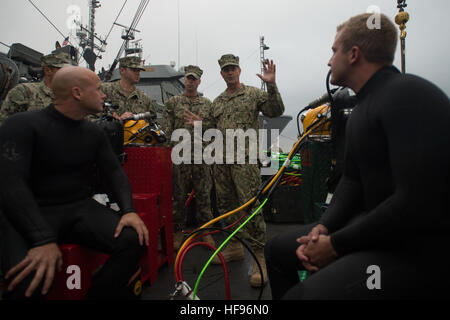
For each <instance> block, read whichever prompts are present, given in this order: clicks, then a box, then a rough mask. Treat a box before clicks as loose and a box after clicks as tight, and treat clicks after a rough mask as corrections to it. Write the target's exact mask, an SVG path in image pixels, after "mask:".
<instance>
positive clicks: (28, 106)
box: [0, 52, 70, 123]
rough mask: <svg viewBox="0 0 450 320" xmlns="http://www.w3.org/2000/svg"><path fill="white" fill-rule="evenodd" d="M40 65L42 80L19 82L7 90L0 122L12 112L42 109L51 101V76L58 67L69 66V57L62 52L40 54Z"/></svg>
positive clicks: (0, 111) (0, 112)
mask: <svg viewBox="0 0 450 320" xmlns="http://www.w3.org/2000/svg"><path fill="white" fill-rule="evenodd" d="M41 66H42V70H43V72H44V80H42V81H41V82H31V83H21V84H19V85H17V86H15V87H14V88H13V89H11V91H9V92H8V95H7V96H6V98H5V101H3V104H2V106H1V109H0V123H2V122H3V121H4V120H5V119H6V118H7V117H9V116H10V115H12V114H14V113H18V112H23V111H27V110H39V109H43V108H45V107H47V106H48V105H49V104H50V103H52V102H53V92H52V90H51V89H50V85H51V83H52V80H53V76H54V75H55V73H56V71H58V70H59V69H60V68H62V67H64V66H70V57H69V55H68V54H67V53H64V52H59V53H52V54H49V55H46V56H42V57H41Z"/></svg>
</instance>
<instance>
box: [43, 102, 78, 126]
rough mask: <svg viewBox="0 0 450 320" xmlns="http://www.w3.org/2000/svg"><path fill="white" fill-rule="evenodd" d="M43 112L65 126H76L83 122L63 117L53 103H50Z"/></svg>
mask: <svg viewBox="0 0 450 320" xmlns="http://www.w3.org/2000/svg"><path fill="white" fill-rule="evenodd" d="M44 110H46V111H47V112H48V113H49V114H50V115H51V116H52V117H54V118H55V119H58V120H60V121H64V122H66V123H67V124H72V125H78V124H79V123H81V122H82V121H83V120H74V119H71V118H69V117H67V116H65V115H64V114H62V113H61V112H59V111H58V110H56V108H55V105H54V104H53V103H51V104H50V105H49V106H48V107H47V108H45V109H44Z"/></svg>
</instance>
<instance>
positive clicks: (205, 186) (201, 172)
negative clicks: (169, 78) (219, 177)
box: [162, 65, 215, 249]
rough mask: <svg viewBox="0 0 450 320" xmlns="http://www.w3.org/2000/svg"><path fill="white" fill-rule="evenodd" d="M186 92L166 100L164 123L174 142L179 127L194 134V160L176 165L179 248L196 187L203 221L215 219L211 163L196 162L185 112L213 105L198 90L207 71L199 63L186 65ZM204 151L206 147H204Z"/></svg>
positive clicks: (203, 110)
mask: <svg viewBox="0 0 450 320" xmlns="http://www.w3.org/2000/svg"><path fill="white" fill-rule="evenodd" d="M184 70H185V76H184V84H185V90H184V93H183V94H180V95H177V96H174V97H172V98H170V99H169V100H168V101H167V102H166V108H165V109H164V112H163V122H162V126H163V129H164V131H165V133H166V135H167V138H168V143H169V144H170V145H172V146H173V145H174V144H176V142H171V141H170V138H171V136H172V132H173V131H174V130H176V129H181V128H182V129H186V130H188V131H189V133H190V135H191V163H190V164H189V163H181V164H179V165H175V164H173V166H172V181H173V183H172V185H173V199H174V201H173V204H174V216H173V223H174V232H175V234H174V247H175V248H176V249H178V248H179V247H180V245H181V241H182V239H183V233H182V229H183V228H184V227H185V224H186V215H187V212H186V209H185V207H184V204H185V202H186V199H187V196H188V194H189V193H190V192H191V190H192V188H193V189H194V192H195V204H196V208H195V212H196V220H197V223H199V225H203V224H205V223H206V222H208V221H210V220H211V219H213V215H212V211H211V188H212V181H211V166H210V165H206V164H204V163H201V164H194V148H193V146H194V129H193V127H192V126H190V125H186V124H185V120H184V116H185V113H186V110H190V111H191V112H193V113H195V114H206V113H208V112H209V111H210V109H211V101H210V100H209V99H207V98H205V97H201V96H200V95H199V94H198V91H197V88H198V86H199V85H200V82H201V80H200V78H201V76H202V74H203V71H202V70H201V69H200V68H199V67H197V66H192V65H190V66H187V67H185V69H184ZM200 151H203V150H200ZM202 241H206V242H208V243H209V244H211V245H213V246H215V242H214V240H213V238H212V237H211V236H210V235H208V236H205V237H204V238H203V240H202Z"/></svg>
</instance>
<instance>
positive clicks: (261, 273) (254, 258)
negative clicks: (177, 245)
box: [181, 227, 264, 300]
mask: <svg viewBox="0 0 450 320" xmlns="http://www.w3.org/2000/svg"><path fill="white" fill-rule="evenodd" d="M205 230H217V231H221V232H224V233H226V234H228V235H231V234H232V231H228V230H224V229H222V228H216V227H208V228H201V229H197V230H194V231H192V232H191V233H190V234H189V235H188V236H187V239H189V238H190V237H191V236H193V235H194V234H196V233H198V232H201V231H205ZM233 238H236V239H237V240H238V241H239V242H240V243H242V245H243V246H244V247H245V248H246V249H247V251H248V252H250V254H251V256H252V257H253V260H255V262H256V265H257V266H258V271H259V274H260V275H261V289H260V291H259V296H258V300H261V298H262V294H263V292H264V274H263V271H262V267H261V264H260V263H259V261H258V259H257V258H256V255H255V253H254V252H253V250H252V249H251V248H250V247H249V246H248V244H247V243H246V242H245V241H243V240H242V239H241V238H239V237H238V236H237V235H234V236H233ZM183 244H184V242H183V243H182V244H181V247H182V246H183Z"/></svg>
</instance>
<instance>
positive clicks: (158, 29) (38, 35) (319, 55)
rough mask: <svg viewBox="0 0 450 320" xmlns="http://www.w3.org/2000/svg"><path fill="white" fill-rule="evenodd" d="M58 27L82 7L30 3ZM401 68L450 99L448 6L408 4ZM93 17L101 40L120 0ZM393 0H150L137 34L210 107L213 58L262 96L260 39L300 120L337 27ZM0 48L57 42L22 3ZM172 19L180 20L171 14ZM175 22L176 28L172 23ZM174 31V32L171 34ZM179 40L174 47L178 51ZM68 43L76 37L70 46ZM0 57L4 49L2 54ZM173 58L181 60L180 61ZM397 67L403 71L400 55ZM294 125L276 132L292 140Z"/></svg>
mask: <svg viewBox="0 0 450 320" xmlns="http://www.w3.org/2000/svg"><path fill="white" fill-rule="evenodd" d="M31 1H32V2H33V3H34V4H35V5H36V6H37V7H38V8H39V9H40V10H41V11H42V12H44V13H45V14H46V15H47V16H48V18H49V19H50V20H51V21H52V22H53V23H54V24H55V25H56V27H57V28H58V29H59V30H60V31H61V32H62V33H63V34H64V35H69V33H70V29H69V27H68V21H70V20H71V19H70V16H71V14H70V12H68V9H69V8H70V6H71V5H75V6H77V7H78V8H79V9H80V12H81V20H82V23H83V24H87V23H88V17H89V13H88V8H89V6H88V2H89V1H88V0H58V1H56V0H31ZM406 2H407V4H408V7H407V8H406V11H407V12H408V13H409V14H410V21H409V22H408V23H407V29H406V30H407V32H408V33H407V38H406V69H407V72H410V73H414V74H417V75H420V76H422V77H424V78H426V79H428V80H430V81H432V82H434V83H435V84H437V85H438V86H439V87H440V88H441V89H442V90H443V91H444V92H445V93H446V94H447V95H450V76H449V71H450V70H449V69H450V68H449V57H450V40H449V33H450V27H449V23H448V12H450V1H448V0H429V1H424V0H407V1H406ZM100 3H101V7H100V8H98V9H97V10H96V32H97V34H98V35H99V36H101V37H103V38H104V37H105V36H106V34H107V33H108V31H109V29H110V27H111V25H112V23H113V21H114V19H115V18H116V16H117V14H118V13H119V10H120V8H121V7H122V4H123V3H124V0H101V1H100ZM139 3H140V0H128V1H127V2H126V5H125V7H124V10H123V12H122V14H121V15H120V17H119V19H118V22H119V23H121V24H124V25H130V24H131V21H132V19H133V16H134V14H135V12H136V10H137V7H138V5H139ZM396 4H397V1H396V0H353V1H351V0H150V4H149V5H148V7H147V9H146V11H145V13H144V15H143V17H142V19H141V21H140V23H139V24H138V26H137V29H138V30H140V31H141V33H138V34H137V35H136V38H137V39H143V40H142V43H143V46H144V53H143V58H145V59H146V63H151V64H169V63H170V62H171V61H175V62H176V63H177V66H176V68H178V66H179V64H178V62H179V63H180V65H188V64H198V65H199V66H200V67H201V68H202V69H203V70H204V75H203V77H202V84H201V85H200V88H199V90H200V91H202V92H203V93H204V95H205V96H206V97H208V98H210V99H211V100H212V99H214V98H215V97H216V96H217V95H219V94H220V93H221V92H222V91H223V90H224V89H225V83H224V82H223V80H222V79H221V77H220V74H219V71H220V70H219V66H218V63H217V60H218V58H219V57H220V56H221V55H222V54H225V53H233V54H235V55H238V56H239V57H240V59H241V68H242V74H241V81H242V82H243V83H245V84H248V85H253V86H256V87H260V85H261V83H260V80H259V78H257V77H256V75H255V74H256V73H259V70H260V64H259V55H260V53H259V37H260V36H261V35H264V37H265V43H266V44H267V45H268V46H269V47H270V49H269V50H267V51H266V57H267V58H270V59H273V60H274V61H275V63H276V65H277V84H278V87H279V89H280V92H281V95H282V98H283V100H284V103H285V106H286V112H285V114H288V115H291V116H293V117H294V118H295V116H296V114H297V112H298V111H299V110H300V109H301V108H303V106H305V105H306V104H308V103H309V102H310V101H312V100H314V99H315V98H316V97H318V96H320V95H322V94H323V93H324V92H325V91H326V89H325V78H326V74H327V72H328V67H327V62H328V60H329V58H330V56H331V45H332V43H333V40H334V36H335V31H336V25H338V24H340V23H342V22H343V21H345V20H347V19H348V18H349V17H351V16H353V15H356V14H359V13H363V12H366V11H367V9H368V8H369V7H370V6H377V7H378V8H380V10H381V12H382V13H384V14H386V15H387V16H389V17H391V18H392V19H394V17H395V15H396V13H397V12H398V9H397V8H396ZM0 5H1V10H0V41H1V42H4V43H6V44H8V45H10V44H12V43H15V42H20V43H23V44H24V45H27V46H29V47H31V48H34V49H35V50H38V51H40V52H42V53H44V54H47V53H49V52H50V51H52V50H53V49H54V44H55V41H56V40H58V41H59V42H60V43H62V41H63V39H64V38H63V37H62V36H61V35H60V34H59V33H58V32H57V31H56V30H55V29H54V28H53V27H52V26H51V25H50V24H49V23H48V22H47V21H46V20H45V19H44V18H43V17H42V15H41V14H40V13H39V12H38V11H37V10H36V9H35V8H34V7H33V6H32V4H31V3H30V2H29V1H28V0H14V1H1V4H0ZM178 12H179V13H180V14H178ZM178 22H179V24H178ZM178 30H180V32H178ZM121 32H122V29H121V28H120V27H117V26H115V27H114V28H113V32H112V33H111V35H110V37H109V39H108V45H107V47H106V52H105V53H104V54H103V59H102V60H98V62H97V64H96V68H97V70H99V69H100V68H101V67H102V66H103V67H105V68H107V67H108V66H109V65H110V64H111V62H112V61H113V60H114V58H115V56H116V54H117V52H118V50H119V47H120V45H121V43H122V40H121V38H120V35H121ZM178 37H180V46H178ZM71 40H72V41H74V42H75V37H71ZM0 51H2V52H7V51H8V48H6V47H5V46H3V45H0ZM178 56H180V61H178ZM394 65H396V66H397V67H399V68H400V52H399V50H397V54H396V59H395V61H394ZM294 122H295V121H292V122H291V124H290V125H289V126H288V128H287V129H286V130H285V132H284V133H283V134H284V135H285V136H288V137H290V138H291V139H292V142H293V139H295V138H296V130H295V123H294Z"/></svg>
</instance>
